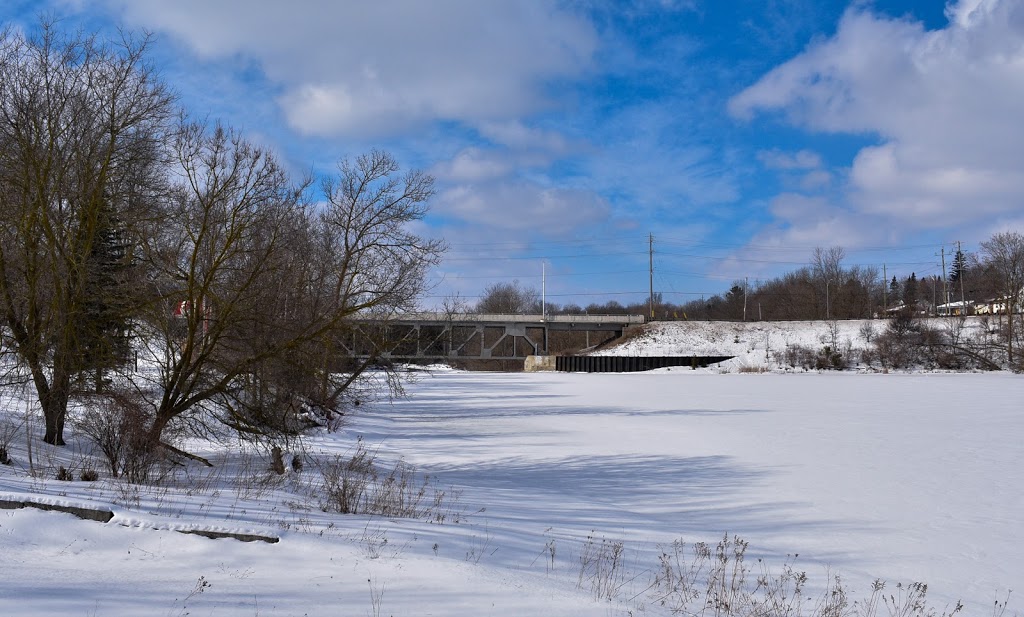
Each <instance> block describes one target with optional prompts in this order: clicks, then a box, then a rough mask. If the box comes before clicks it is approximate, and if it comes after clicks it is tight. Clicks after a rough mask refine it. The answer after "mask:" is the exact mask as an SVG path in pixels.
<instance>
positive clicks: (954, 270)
mask: <svg viewBox="0 0 1024 617" xmlns="http://www.w3.org/2000/svg"><path fill="white" fill-rule="evenodd" d="M966 269H967V260H966V259H965V258H964V253H963V251H959V250H958V251H957V252H956V254H955V255H953V264H952V265H951V266H950V270H949V280H950V282H952V283H957V282H959V281H960V277H961V276H963V275H964V271H965V270H966Z"/></svg>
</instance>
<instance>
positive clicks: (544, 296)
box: [540, 261, 548, 321]
mask: <svg viewBox="0 0 1024 617" xmlns="http://www.w3.org/2000/svg"><path fill="white" fill-rule="evenodd" d="M547 318H548V271H547V264H545V263H544V262H543V261H542V262H540V320H541V321H545V320H547Z"/></svg>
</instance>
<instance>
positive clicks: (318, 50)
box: [107, 0, 598, 136]
mask: <svg viewBox="0 0 1024 617" xmlns="http://www.w3.org/2000/svg"><path fill="white" fill-rule="evenodd" d="M107 2H108V4H110V5H112V6H114V7H115V8H117V9H118V10H120V12H121V13H122V15H123V16H124V18H125V19H126V20H127V22H128V24H129V25H130V26H142V27H146V28H150V29H154V30H156V31H157V32H164V33H170V34H171V35H172V36H173V37H175V38H177V39H179V40H181V41H182V42H184V44H185V45H187V46H188V48H190V49H191V50H193V52H194V53H196V54H197V55H198V56H199V57H201V58H204V59H210V60H221V59H225V58H235V57H239V56H240V57H243V58H250V59H253V60H255V61H256V62H257V63H258V65H259V66H260V67H261V69H262V70H263V71H264V72H265V74H266V75H267V77H268V78H269V79H270V80H272V81H273V82H275V83H277V84H279V85H280V87H281V95H280V97H279V99H278V101H279V102H280V104H281V106H282V108H283V111H284V114H285V117H286V118H287V119H288V122H289V123H290V124H291V125H292V126H293V127H294V128H296V129H297V130H299V131H301V132H303V133H305V134H309V135H318V136H340V135H346V136H352V135H355V136H371V135H387V134H395V133H396V132H397V131H400V130H402V129H405V128H408V127H409V126H410V125H414V124H416V123H419V122H423V121H426V120H435V119H441V120H452V121H459V122H468V123H475V122H484V121H493V120H504V119H506V118H509V117H514V116H516V115H519V114H522V113H526V112H529V111H533V110H536V109H540V108H542V107H543V106H544V105H546V104H547V103H548V101H547V99H546V95H545V87H546V86H547V85H548V84H549V82H550V81H551V80H558V79H574V78H576V77H578V76H580V75H582V74H584V73H585V72H586V71H588V70H589V68H590V64H591V57H592V55H593V53H594V52H595V50H596V47H597V44H598V41H597V36H596V34H595V32H594V29H593V27H592V26H591V24H590V23H589V22H587V21H586V20H585V19H583V18H582V17H581V16H579V15H576V14H574V13H572V12H571V11H569V10H567V9H565V8H564V5H563V4H562V3H559V2H556V1H555V0H536V1H531V2H477V1H476V0H435V1H432V2H421V1H418V0H378V1H376V2H335V1H334V0H315V1H309V2H303V3H300V4H295V3H282V2H252V1H250V0H221V1H219V2H213V3H211V2H207V1H206V0H177V1H176V2H165V1H164V0H107Z"/></svg>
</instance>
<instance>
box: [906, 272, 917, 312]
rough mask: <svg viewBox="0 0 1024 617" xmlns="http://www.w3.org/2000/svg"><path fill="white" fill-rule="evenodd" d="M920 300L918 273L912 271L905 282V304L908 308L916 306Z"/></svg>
mask: <svg viewBox="0 0 1024 617" xmlns="http://www.w3.org/2000/svg"><path fill="white" fill-rule="evenodd" d="M917 301H918V289H917V274H915V273H913V272H911V273H910V276H908V277H907V280H906V282H905V283H903V304H905V305H906V306H907V307H908V308H911V309H913V308H916V307H917Z"/></svg>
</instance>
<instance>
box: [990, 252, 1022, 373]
mask: <svg viewBox="0 0 1024 617" xmlns="http://www.w3.org/2000/svg"><path fill="white" fill-rule="evenodd" d="M981 253H982V255H983V256H984V259H985V261H986V262H987V263H988V264H989V265H990V266H991V267H992V268H993V270H994V271H995V273H996V277H997V280H998V284H999V293H1000V294H1001V295H1002V296H1003V299H1004V301H1005V304H1006V312H1007V314H1008V317H1009V319H1008V320H1007V324H1008V325H1007V337H1006V360H1007V362H1008V363H1009V365H1010V367H1011V368H1014V367H1015V366H1016V362H1017V358H1016V357H1015V355H1014V346H1013V345H1014V339H1015V337H1016V326H1015V325H1014V324H1015V321H1017V320H1018V315H1017V313H1018V312H1019V311H1020V306H1021V296H1022V294H1024V235H1021V234H1020V233H1017V232H1001V233H997V234H995V235H994V236H992V237H991V238H990V239H988V240H986V241H985V242H982V243H981Z"/></svg>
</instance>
